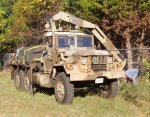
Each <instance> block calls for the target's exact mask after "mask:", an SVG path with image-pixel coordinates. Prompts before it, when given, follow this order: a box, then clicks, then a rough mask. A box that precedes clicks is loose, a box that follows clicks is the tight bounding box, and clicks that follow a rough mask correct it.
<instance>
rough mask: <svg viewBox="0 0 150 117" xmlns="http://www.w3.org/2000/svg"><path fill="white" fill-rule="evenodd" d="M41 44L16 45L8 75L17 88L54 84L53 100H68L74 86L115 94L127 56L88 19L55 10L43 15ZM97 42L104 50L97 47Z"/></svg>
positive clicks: (34, 87) (107, 96) (71, 97)
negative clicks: (43, 25) (43, 27)
mask: <svg viewBox="0 0 150 117" xmlns="http://www.w3.org/2000/svg"><path fill="white" fill-rule="evenodd" d="M46 22H47V23H46V25H45V28H46V29H45V32H44V34H43V38H44V39H43V42H44V43H43V44H41V45H38V46H33V47H32V46H31V47H22V48H19V49H17V53H16V55H15V57H14V58H13V59H12V60H11V63H10V64H11V78H12V79H13V80H14V82H15V86H16V88H17V89H18V90H24V91H26V92H29V93H30V94H33V93H34V91H35V89H36V87H37V86H39V87H46V88H53V89H54V92H55V98H56V101H57V102H59V103H62V104H70V103H72V101H73V97H74V92H75V90H76V89H78V88H79V89H82V88H83V89H86V88H87V89H90V90H91V91H93V92H96V94H98V95H101V96H103V97H106V98H113V97H115V96H116V95H117V91H118V79H119V78H122V77H124V75H125V71H124V70H123V68H124V66H125V65H126V60H125V59H123V57H122V56H121V54H120V52H119V51H118V50H117V48H116V47H115V46H114V45H113V44H112V42H111V41H110V40H109V39H108V38H107V36H106V35H105V34H104V33H103V32H102V30H101V29H100V28H99V27H98V26H96V25H95V24H92V23H90V22H88V21H85V20H82V19H79V18H77V17H75V16H73V15H70V14H67V13H64V12H61V11H60V12H58V13H56V14H55V15H53V16H50V17H48V18H46ZM98 42H100V44H101V45H103V47H104V48H105V50H100V49H98V50H97V49H96V47H95V46H96V44H97V43H98Z"/></svg>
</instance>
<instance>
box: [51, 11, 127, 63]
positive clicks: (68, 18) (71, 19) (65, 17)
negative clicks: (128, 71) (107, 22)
mask: <svg viewBox="0 0 150 117" xmlns="http://www.w3.org/2000/svg"><path fill="white" fill-rule="evenodd" d="M58 20H61V21H65V22H68V23H71V24H74V25H76V26H79V27H82V28H88V29H92V33H93V35H94V36H95V37H96V38H97V39H98V40H99V41H100V42H101V43H102V44H103V45H104V47H105V48H106V49H107V50H108V51H109V52H110V53H111V54H112V55H113V56H114V57H115V58H116V60H117V61H118V62H123V61H124V60H123V59H122V57H121V54H120V52H119V51H118V49H117V48H116V47H115V46H114V45H113V44H112V42H111V41H110V40H109V39H108V37H107V36H106V35H105V34H104V33H103V32H102V30H101V29H100V28H99V27H98V26H97V25H95V24H93V23H91V22H88V21H86V20H83V19H80V18H77V17H75V16H73V15H70V14H68V13H65V12H62V11H60V12H58V13H57V14H55V15H54V16H53V17H52V18H51V19H50V23H51V25H52V30H53V31H54V29H56V26H55V25H54V24H55V21H58Z"/></svg>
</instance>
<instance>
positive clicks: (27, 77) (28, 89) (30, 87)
mask: <svg viewBox="0 0 150 117" xmlns="http://www.w3.org/2000/svg"><path fill="white" fill-rule="evenodd" d="M31 75H32V71H31V70H27V72H26V73H25V78H24V80H23V87H24V90H25V92H27V93H29V94H31V95H33V85H32V79H31Z"/></svg>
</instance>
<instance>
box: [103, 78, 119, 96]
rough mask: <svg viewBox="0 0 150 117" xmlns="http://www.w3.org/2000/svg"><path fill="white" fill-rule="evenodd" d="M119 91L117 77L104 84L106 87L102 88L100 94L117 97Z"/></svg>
mask: <svg viewBox="0 0 150 117" xmlns="http://www.w3.org/2000/svg"><path fill="white" fill-rule="evenodd" d="M117 93H118V81H117V79H114V80H111V81H108V83H106V84H105V85H104V88H102V89H101V90H100V95H101V96H102V97H104V98H115V97H116V95H117Z"/></svg>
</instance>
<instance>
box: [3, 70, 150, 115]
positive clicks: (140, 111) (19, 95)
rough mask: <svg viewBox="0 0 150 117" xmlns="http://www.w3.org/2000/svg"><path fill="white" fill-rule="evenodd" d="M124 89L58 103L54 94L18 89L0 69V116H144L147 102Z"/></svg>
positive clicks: (146, 113) (7, 74) (147, 112)
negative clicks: (106, 96) (114, 93)
mask: <svg viewBox="0 0 150 117" xmlns="http://www.w3.org/2000/svg"><path fill="white" fill-rule="evenodd" d="M126 92H127V91H126V90H122V91H121V92H120V94H119V95H118V96H117V97H116V98H115V99H113V100H106V99H103V98H101V97H99V96H86V97H79V96H77V97H75V98H74V101H73V103H72V104H71V105H61V104H58V103H57V102H56V101H55V96H54V95H49V94H44V93H36V94H35V95H34V96H30V95H28V94H27V93H24V92H20V91H17V90H16V89H15V86H14V82H13V81H11V80H10V76H9V73H8V72H0V103H1V104H0V117H147V116H148V114H150V113H149V110H150V108H149V106H148V105H146V104H147V103H146V104H145V102H144V104H145V105H146V107H147V108H146V109H147V110H145V108H144V104H143V105H142V106H139V105H136V104H135V103H134V101H133V100H134V99H132V100H129V99H126V97H127V95H125V94H126ZM130 95H131V94H130ZM140 98H142V97H140ZM138 99H139V98H138ZM146 101H147V99H146ZM149 104H150V103H149ZM146 115H147V116H146Z"/></svg>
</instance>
